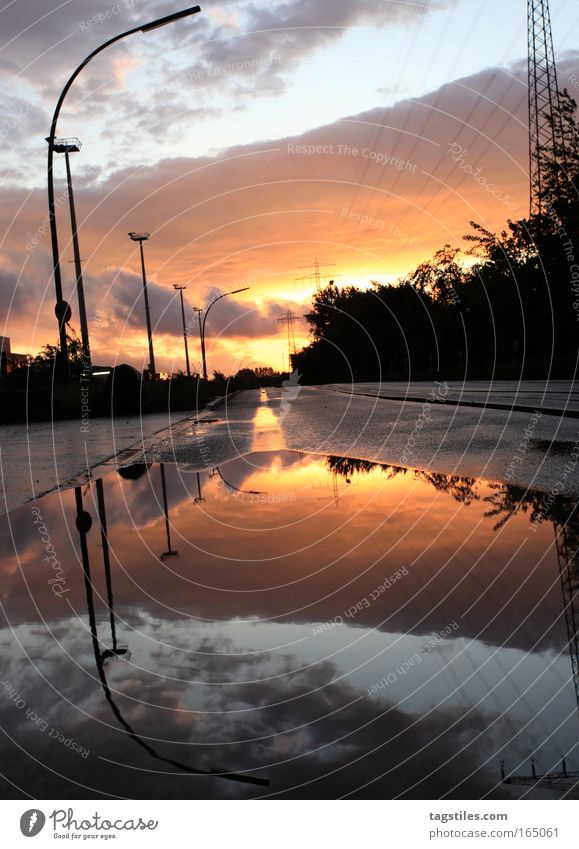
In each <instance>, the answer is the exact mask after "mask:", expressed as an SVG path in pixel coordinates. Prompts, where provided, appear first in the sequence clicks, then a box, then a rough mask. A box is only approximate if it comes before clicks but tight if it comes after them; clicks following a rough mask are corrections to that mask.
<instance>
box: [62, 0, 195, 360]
mask: <svg viewBox="0 0 579 849" xmlns="http://www.w3.org/2000/svg"><path fill="white" fill-rule="evenodd" d="M200 11H201V7H200V6H191V7H190V8H188V9H183V10H182V11H181V12H175V13H174V14H173V15H166V16H165V17H164V18H158V19H157V20H156V21H151V22H150V23H148V24H142V25H141V26H138V27H133V29H129V30H127V31H126V32H122V33H121V34H120V35H116V36H115V37H114V38H110V39H109V40H108V41H105V43H104V44H101V45H100V47H97V48H96V50H93V51H92V53H90V54H89V55H88V56H87V57H86V59H84V60H83V61H82V62H81V63H80V65H79V66H78V68H77V69H76V70H75V71H74V73H73V74H72V75H71V76H70V77H69V79H68V82H67V83H66V85H65V87H64V88H63V90H62V92H61V94H60V97H59V98H58V101H57V104H56V109H55V110H54V115H53V117H52V123H51V125H50V135H49V136H48V138H47V139H46V140H47V142H48V217H49V221H50V240H51V243H52V266H53V273H54V288H55V292H56V305H55V307H54V312H55V314H56V318H57V321H58V332H59V336H60V361H61V365H62V369H63V371H65V372H66V373H67V374H68V349H67V344H66V323H67V322H68V321H69V320H70V315H71V311H70V306H69V304H67V302H66V301H65V300H64V299H63V297H62V277H61V273H60V253H59V250H58V233H57V230H56V210H55V203H54V174H53V157H54V139H55V137H56V124H57V122H58V116H59V115H60V110H61V109H62V104H63V103H64V98H65V97H66V95H67V94H68V90H69V89H70V87H71V85H72V84H73V82H74V81H75V79H76V78H77V76H78V75H79V74H80V72H81V71H82V69H83V68H84V67H86V65H88V63H89V62H90V60H91V59H93V58H94V57H95V56H96V55H97V54H98V53H100V52H101V51H103V50H105V48H107V47H110V45H111V44H114V43H115V42H117V41H120V40H121V38H126V36H128V35H133V34H134V33H136V32H149V31H150V30H154V29H158V28H159V27H164V26H165V25H166V24H172V23H173V22H174V21H178V20H180V19H181V18H187V17H189V15H194V14H196V13H197V12H200Z"/></svg>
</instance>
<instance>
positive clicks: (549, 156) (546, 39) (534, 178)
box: [527, 0, 565, 215]
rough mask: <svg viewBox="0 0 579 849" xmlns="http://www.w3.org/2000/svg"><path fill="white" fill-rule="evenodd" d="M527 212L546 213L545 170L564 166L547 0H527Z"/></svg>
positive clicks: (558, 101) (562, 140)
mask: <svg viewBox="0 0 579 849" xmlns="http://www.w3.org/2000/svg"><path fill="white" fill-rule="evenodd" d="M527 39H528V63H529V64H528V73H529V178H530V185H529V189H530V204H529V206H530V213H531V215H534V214H540V213H541V212H545V207H546V204H547V202H546V199H545V190H546V181H545V178H546V173H547V169H548V167H549V166H551V167H552V165H553V163H554V164H555V165H558V166H559V168H562V169H564V168H565V144H564V136H563V121H562V117H561V103H560V98H559V89H558V87H557V69H556V66H555V52H554V50H553V35H552V32H551V15H550V13H549V0H527Z"/></svg>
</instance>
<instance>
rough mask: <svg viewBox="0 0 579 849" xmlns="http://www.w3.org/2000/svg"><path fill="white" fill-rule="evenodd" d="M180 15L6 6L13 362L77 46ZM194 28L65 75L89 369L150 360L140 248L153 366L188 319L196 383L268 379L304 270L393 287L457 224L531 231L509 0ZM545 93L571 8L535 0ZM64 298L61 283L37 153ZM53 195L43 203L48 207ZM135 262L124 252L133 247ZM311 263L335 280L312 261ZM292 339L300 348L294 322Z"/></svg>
mask: <svg viewBox="0 0 579 849" xmlns="http://www.w3.org/2000/svg"><path fill="white" fill-rule="evenodd" d="M185 5H186V3H179V0H118V2H110V0H34V2H33V0H12V2H8V0H4V3H3V7H2V8H1V9H0V32H1V33H2V39H1V43H2V47H1V48H0V75H1V95H0V96H1V98H2V100H1V107H2V108H1V113H0V133H1V135H2V139H3V145H2V151H3V157H2V166H1V169H0V174H1V180H2V189H3V191H2V198H3V203H2V206H1V215H2V227H1V234H2V236H1V243H0V287H1V297H2V304H3V305H4V313H3V321H2V326H3V329H0V334H2V335H6V336H9V337H10V338H11V341H12V349H13V350H15V351H18V352H23V353H24V352H27V353H35V352H36V351H37V350H38V349H39V348H40V347H41V346H42V345H43V344H45V343H46V342H55V341H56V336H57V334H56V330H57V328H56V321H55V318H54V313H53V307H54V286H53V281H52V279H51V255H50V244H49V234H48V227H47V217H46V216H47V208H46V170H45V169H46V142H45V140H44V138H45V136H46V135H48V131H49V124H50V116H51V113H52V110H53V109H54V104H55V102H56V99H57V97H58V95H59V92H60V90H61V88H62V87H63V85H64V83H65V81H66V78H67V76H68V75H69V74H70V73H71V71H72V70H73V68H74V67H75V66H76V65H77V64H78V63H79V62H80V61H81V60H82V59H83V58H84V56H85V55H86V54H88V53H89V52H90V51H91V50H93V49H94V48H95V47H96V46H97V45H99V44H100V43H102V42H103V41H105V40H106V39H108V38H111V37H112V36H114V35H115V34H116V33H118V32H122V31H123V30H125V29H128V28H130V27H132V26H135V25H136V24H137V23H139V22H145V21H147V20H151V19H153V18H156V17H159V16H161V15H165V14H169V13H171V12H173V11H176V10H178V9H179V8H182V7H184V6H185ZM200 5H201V6H202V12H201V14H198V15H195V16H193V17H191V18H189V19H186V20H184V21H181V22H177V23H176V24H173V25H171V26H168V27H166V28H163V29H160V30H155V31H152V32H150V33H147V34H137V35H133V36H131V37H130V38H128V39H127V40H126V41H124V42H121V43H120V44H117V45H114V46H113V47H111V48H110V49H109V50H107V51H106V52H105V53H103V54H102V55H101V56H99V57H97V59H95V60H94V62H92V63H91V64H90V65H89V66H88V68H87V69H85V70H84V71H83V72H82V74H81V76H80V78H79V80H78V81H77V82H76V83H75V85H74V86H73V88H72V90H71V92H70V94H69V96H68V98H67V101H66V103H65V107H64V109H63V112H62V115H61V119H60V122H59V127H58V135H59V136H78V137H79V138H80V139H81V141H82V144H83V146H82V150H81V151H80V152H79V153H77V154H75V155H74V158H73V160H72V167H73V173H74V177H75V185H76V201H77V215H78V219H79V238H80V244H81V253H82V257H83V260H84V275H85V289H86V299H87V305H88V314H89V323H90V324H89V329H90V333H91V343H92V351H93V361H94V362H95V363H98V364H110V363H113V362H117V363H118V362H130V363H132V364H133V365H135V366H137V367H138V368H142V367H143V366H144V365H146V362H147V344H146V332H145V319H144V313H143V303H142V287H141V277H140V267H139V257H138V246H136V245H134V244H133V243H132V242H131V241H130V240H129V239H128V237H127V233H128V231H130V230H137V231H141V230H143V231H149V232H150V233H151V239H150V241H149V242H148V243H147V244H146V246H145V250H146V260H147V270H148V276H149V283H150V299H151V309H152V318H153V324H154V327H155V355H156V360H157V367H158V368H160V369H162V370H167V371H176V370H177V369H180V368H184V357H183V340H182V335H181V315H180V309H179V303H178V300H177V297H176V295H177V293H176V292H175V291H174V289H173V286H172V284H173V283H180V284H183V285H186V286H187V290H186V292H185V295H186V300H187V305H188V313H187V319H188V321H189V322H190V327H191V335H192V338H191V346H190V353H191V358H192V361H193V363H194V367H195V368H198V363H199V351H198V339H197V334H196V327H197V325H196V314H195V313H193V312H192V310H191V308H192V307H195V306H198V307H201V306H204V305H205V304H207V303H208V302H209V301H210V300H211V298H212V297H214V296H215V295H217V294H219V293H220V292H226V291H229V290H231V289H237V288H241V287H243V286H249V287H250V290H249V291H247V292H245V293H243V294H242V295H240V296H238V297H235V298H227V299H224V300H223V301H221V302H220V303H219V305H218V306H216V307H215V309H214V310H213V311H212V313H211V318H210V319H209V321H208V336H209V337H210V339H209V342H208V364H209V370H210V371H212V370H213V369H216V368H217V369H220V370H223V371H225V372H227V373H230V372H234V371H236V370H237V369H238V368H239V366H240V364H243V365H245V366H251V365H265V364H268V365H272V366H274V367H275V368H280V367H281V366H282V362H283V359H282V358H283V356H284V353H286V345H285V342H284V330H283V327H282V326H281V325H279V324H278V322H277V319H278V317H279V316H281V315H282V314H283V313H284V312H287V310H288V309H291V310H292V311H294V312H296V313H297V314H298V315H303V313H304V312H305V311H306V309H307V302H308V300H309V298H310V297H311V294H312V289H313V281H307V280H306V281H299V280H296V278H298V277H300V276H304V275H307V274H308V271H307V270H304V269H302V268H299V266H308V265H312V264H313V262H314V257H315V256H317V257H318V258H319V261H320V264H322V265H328V266H329V267H328V268H327V269H326V270H325V271H326V272H327V275H328V277H332V278H335V279H336V282H337V284H338V285H344V284H348V283H356V284H359V285H367V284H368V283H369V281H370V280H379V281H381V282H389V281H393V280H395V279H396V278H397V277H398V276H399V275H401V274H404V273H405V272H407V271H410V270H412V268H413V267H414V266H415V265H416V264H417V263H419V262H421V261H422V260H424V259H427V258H428V257H430V256H431V255H432V254H433V253H434V251H435V250H437V249H438V248H439V247H441V246H442V245H443V244H444V243H445V242H449V243H451V244H452V245H461V244H462V236H463V235H464V234H465V233H466V232H468V222H469V220H471V219H475V220H476V221H478V222H480V223H481V224H483V225H484V226H487V227H490V228H500V227H503V226H504V225H505V223H506V221H507V219H508V218H518V217H521V216H523V215H525V214H526V213H527V204H528V186H527V181H528V165H527V115H526V111H527V91H526V72H527V69H526V2H525V0H432V2H429V0H359V1H358V2H357V0H348V2H346V0H333V1H332V2H330V0H293V2H275V0H268V2H265V0H253V2H232V3H225V4H224V3H220V2H213V0H207V2H202V3H201V4H200ZM551 14H552V22H553V37H554V42H555V49H556V52H557V57H558V71H559V84H560V87H564V86H565V87H567V88H568V89H569V90H570V92H571V93H572V94H574V96H575V97H576V98H577V99H579V50H578V49H577V46H578V41H577V35H578V33H579V8H578V7H577V5H576V4H575V3H573V2H571V0H552V2H551ZM56 168H57V177H58V180H57V188H56V195H57V199H58V200H59V201H60V203H59V217H58V223H59V235H60V244H61V252H62V269H63V283H64V289H65V297H67V298H68V299H69V300H70V301H71V304H72V308H73V318H72V322H71V323H72V325H73V327H75V328H76V329H77V330H78V329H79V324H78V310H77V304H76V296H75V294H74V293H73V287H74V272H73V265H72V264H71V263H70V260H72V247H71V244H70V224H69V219H68V212H67V207H66V204H65V197H64V176H65V172H64V162H63V161H62V158H58V157H57V161H56ZM58 200H57V202H58ZM135 248H136V250H135ZM330 264H331V265H330ZM296 330H299V332H298V333H297V334H296V335H297V340H298V342H303V341H305V340H306V338H307V329H306V326H305V324H304V323H303V322H302V323H301V325H300V326H299V327H296Z"/></svg>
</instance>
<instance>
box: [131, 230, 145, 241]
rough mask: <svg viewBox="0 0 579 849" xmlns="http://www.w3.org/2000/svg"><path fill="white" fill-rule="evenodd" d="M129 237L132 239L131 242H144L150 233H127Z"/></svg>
mask: <svg viewBox="0 0 579 849" xmlns="http://www.w3.org/2000/svg"><path fill="white" fill-rule="evenodd" d="M128 235H129V239H132V240H133V242H146V241H147V239H148V238H149V236H150V233H134V232H132V233H129V234H128Z"/></svg>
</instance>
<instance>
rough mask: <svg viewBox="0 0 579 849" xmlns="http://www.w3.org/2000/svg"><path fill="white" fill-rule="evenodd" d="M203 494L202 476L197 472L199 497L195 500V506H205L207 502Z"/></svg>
mask: <svg viewBox="0 0 579 849" xmlns="http://www.w3.org/2000/svg"><path fill="white" fill-rule="evenodd" d="M205 500H206V499H205V498H203V493H202V492H201V475H200V474H199V472H197V496H196V497H195V498H194V499H193V503H194V504H203V503H204V502H205Z"/></svg>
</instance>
